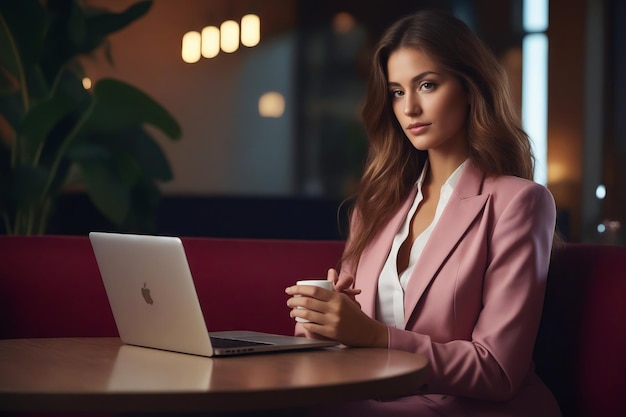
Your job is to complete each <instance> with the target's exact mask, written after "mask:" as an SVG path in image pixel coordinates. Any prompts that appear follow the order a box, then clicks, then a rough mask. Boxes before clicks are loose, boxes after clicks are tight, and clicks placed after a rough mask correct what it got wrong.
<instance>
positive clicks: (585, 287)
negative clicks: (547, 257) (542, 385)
mask: <svg viewBox="0 0 626 417" xmlns="http://www.w3.org/2000/svg"><path fill="white" fill-rule="evenodd" d="M625 354H626V247H611V246H600V245H589V244H568V245H566V247H565V248H564V249H562V250H559V251H558V252H556V253H555V254H554V256H553V259H552V262H551V266H550V272H549V275H548V286H547V291H546V300H545V304H544V312H543V317H542V323H541V329H540V332H539V335H538V339H537V345H536V349H535V361H536V364H537V372H538V373H539V374H540V376H541V377H542V378H543V380H544V381H545V382H546V384H548V385H549V386H550V388H551V389H552V391H553V392H554V393H555V395H556V396H557V399H558V400H559V403H560V404H561V407H562V410H563V413H564V415H565V416H594V417H603V416H626V400H624V392H623V390H624V387H626V382H624V381H625V380H626V355H625Z"/></svg>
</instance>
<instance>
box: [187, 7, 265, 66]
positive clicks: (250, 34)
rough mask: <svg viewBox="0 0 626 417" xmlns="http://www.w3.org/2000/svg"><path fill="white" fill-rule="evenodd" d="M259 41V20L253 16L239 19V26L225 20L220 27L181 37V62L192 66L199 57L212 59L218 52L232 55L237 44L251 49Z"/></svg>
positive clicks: (237, 47) (248, 15)
mask: <svg viewBox="0 0 626 417" xmlns="http://www.w3.org/2000/svg"><path fill="white" fill-rule="evenodd" d="M260 41H261V19H260V18H259V16H257V15H255V14H247V15H245V16H243V17H242V18H241V25H240V24H239V23H238V22H236V21H235V20H226V21H224V22H222V24H221V25H220V27H219V28H218V27H217V26H206V27H204V28H203V29H202V32H196V31H190V32H187V33H185V34H184V35H183V41H182V50H181V56H182V58H183V61H185V62H187V63H189V64H193V63H195V62H198V61H199V60H200V58H201V57H204V58H214V57H216V56H217V55H218V54H219V52H220V50H221V51H223V52H226V53H229V54H230V53H233V52H235V51H236V50H237V49H239V44H240V42H241V45H244V46H247V47H253V46H256V45H258V44H259V42H260Z"/></svg>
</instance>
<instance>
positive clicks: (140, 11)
mask: <svg viewBox="0 0 626 417" xmlns="http://www.w3.org/2000/svg"><path fill="white" fill-rule="evenodd" d="M151 6H152V1H141V2H139V3H135V4H133V5H132V6H130V7H129V8H128V9H126V10H124V11H123V12H121V13H110V12H106V11H104V12H103V11H100V12H98V13H97V14H94V15H93V16H87V18H86V25H85V28H86V31H85V36H84V38H83V42H82V44H81V46H80V52H82V53H89V52H91V51H93V50H94V49H95V48H97V47H98V46H100V45H101V44H102V43H103V42H104V40H105V38H106V37H107V36H108V35H110V34H111V33H113V32H116V31H118V30H120V29H123V28H125V27H126V26H128V25H129V24H131V23H132V22H134V21H135V20H137V19H139V18H140V17H141V16H143V15H145V14H146V13H148V10H150V7H151Z"/></svg>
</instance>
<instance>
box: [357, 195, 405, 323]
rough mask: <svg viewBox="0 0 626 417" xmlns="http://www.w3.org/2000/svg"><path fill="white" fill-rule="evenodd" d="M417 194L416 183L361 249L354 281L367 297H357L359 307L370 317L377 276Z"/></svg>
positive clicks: (373, 308) (376, 288)
mask: <svg viewBox="0 0 626 417" xmlns="http://www.w3.org/2000/svg"><path fill="white" fill-rule="evenodd" d="M416 194H417V185H415V186H414V187H413V189H412V190H411V192H410V193H409V195H408V197H407V198H406V200H405V202H404V203H403V204H402V206H401V207H400V209H399V210H398V212H397V213H396V214H395V215H394V216H393V217H392V218H391V220H390V221H389V224H388V225H387V226H386V227H385V228H383V230H382V231H381V232H380V233H379V235H378V236H377V237H375V238H374V240H373V241H372V243H371V244H370V245H369V246H368V247H367V248H366V249H365V250H364V251H363V254H362V255H361V258H360V260H359V264H358V266H357V271H358V273H357V276H358V282H355V288H359V289H361V291H362V293H363V294H368V297H367V298H365V297H361V298H359V303H360V304H361V309H362V310H363V312H364V313H366V314H367V315H369V316H370V317H375V314H376V297H377V294H378V277H379V276H380V271H382V269H383V265H384V264H385V261H386V260H387V257H388V256H389V251H390V250H391V245H392V243H393V238H394V237H395V235H396V233H397V232H398V229H399V228H400V225H401V224H402V222H404V220H405V219H406V215H407V213H408V212H409V209H410V208H411V204H412V203H413V201H414V200H415V195H416Z"/></svg>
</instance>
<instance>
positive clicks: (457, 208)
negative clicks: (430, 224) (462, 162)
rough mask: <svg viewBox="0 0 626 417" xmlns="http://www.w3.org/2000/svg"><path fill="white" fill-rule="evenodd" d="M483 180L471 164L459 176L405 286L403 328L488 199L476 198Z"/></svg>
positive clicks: (481, 174)
mask: <svg viewBox="0 0 626 417" xmlns="http://www.w3.org/2000/svg"><path fill="white" fill-rule="evenodd" d="M483 180H484V175H483V173H482V172H481V171H479V170H478V169H477V168H476V167H475V166H474V165H473V164H471V162H470V163H469V164H468V165H467V166H466V168H465V171H463V173H462V174H461V177H460V178H459V181H458V183H457V185H456V186H455V188H454V192H453V193H452V195H451V196H450V200H449V201H448V204H447V205H446V208H445V209H444V211H443V213H441V217H440V218H439V220H438V222H437V224H436V226H435V228H434V229H433V232H432V235H431V237H430V238H429V239H428V242H427V243H426V246H425V247H424V251H423V252H422V254H421V256H420V258H419V260H418V261H417V264H416V265H415V269H414V270H413V274H412V275H411V279H410V280H409V283H408V285H407V289H406V292H405V294H406V295H405V300H404V320H405V326H406V325H407V324H408V322H409V320H410V318H411V314H412V313H413V311H414V310H415V307H416V306H417V303H418V302H419V300H420V298H421V297H422V295H423V294H424V291H425V290H426V288H428V286H429V285H430V283H431V282H432V280H433V279H434V278H435V277H436V275H437V273H438V272H439V270H440V269H441V267H442V266H443V265H444V263H445V262H446V259H447V258H448V256H449V255H450V253H451V252H452V250H453V249H454V248H455V247H456V245H457V244H458V242H459V241H460V240H461V238H462V237H463V235H464V234H465V232H466V231H467V229H468V228H469V227H470V225H471V224H472V222H473V221H474V219H475V218H476V217H477V216H478V214H479V213H481V212H482V210H483V208H484V207H485V203H486V202H487V200H488V198H489V195H488V194H484V195H483V194H480V192H481V188H482V184H483Z"/></svg>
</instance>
